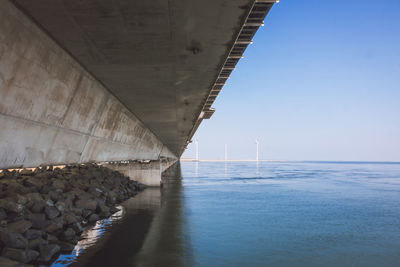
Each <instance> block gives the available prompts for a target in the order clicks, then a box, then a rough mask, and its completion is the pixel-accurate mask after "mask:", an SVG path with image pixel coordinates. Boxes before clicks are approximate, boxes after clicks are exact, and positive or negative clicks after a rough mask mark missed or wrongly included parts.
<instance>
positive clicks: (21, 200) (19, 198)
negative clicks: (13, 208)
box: [13, 194, 28, 205]
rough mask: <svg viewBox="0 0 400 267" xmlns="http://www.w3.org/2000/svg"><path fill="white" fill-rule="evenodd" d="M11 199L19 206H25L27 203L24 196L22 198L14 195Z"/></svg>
mask: <svg viewBox="0 0 400 267" xmlns="http://www.w3.org/2000/svg"><path fill="white" fill-rule="evenodd" d="M13 199H14V201H15V202H17V203H18V204H21V205H25V204H26V203H27V202H28V199H27V198H26V197H25V196H22V195H20V194H16V195H15V196H14V197H13Z"/></svg>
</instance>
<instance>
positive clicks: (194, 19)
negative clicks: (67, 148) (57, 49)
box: [2, 0, 254, 156]
mask: <svg viewBox="0 0 400 267" xmlns="http://www.w3.org/2000/svg"><path fill="white" fill-rule="evenodd" d="M4 1H5V0H2V3H3V2H4ZM13 2H14V3H16V5H17V6H18V7H19V8H20V9H21V10H23V11H24V12H26V14H28V15H29V16H31V17H32V18H33V20H34V21H36V22H37V23H38V24H39V25H40V26H41V27H42V28H43V29H44V30H45V31H46V32H47V33H49V34H50V36H51V37H52V38H54V39H55V40H56V41H57V42H58V43H59V44H60V45H61V46H62V47H64V48H65V49H66V50H67V51H68V52H69V53H71V55H73V56H74V57H75V58H76V59H77V60H78V61H79V62H80V63H81V64H82V66H84V67H85V68H86V69H87V70H89V71H90V72H91V73H92V74H93V76H94V77H96V79H98V80H100V81H101V83H102V84H104V85H105V86H106V87H107V88H108V89H109V90H110V91H111V92H112V93H113V94H114V95H115V96H116V97H117V98H118V99H119V100H120V101H121V102H122V103H123V104H124V105H125V106H126V107H127V108H128V109H129V110H130V111H132V112H133V113H134V114H136V115H137V116H138V118H139V119H140V120H141V121H142V122H143V123H144V124H145V125H146V126H147V127H148V128H149V129H150V130H151V131H152V132H153V133H154V134H155V135H156V136H157V137H158V138H159V140H160V141H161V142H162V143H163V144H164V145H165V146H167V147H168V148H169V149H170V150H171V151H172V152H173V153H174V154H175V155H177V156H180V155H181V153H182V152H183V150H184V148H185V146H186V144H187V143H186V142H187V141H189V139H190V137H191V130H192V129H193V128H194V126H195V123H196V121H197V119H198V116H199V114H200V111H201V109H202V107H203V104H204V103H205V101H206V98H207V96H208V93H209V91H210V90H211V87H212V85H213V83H214V82H215V80H216V77H217V76H218V73H219V71H220V69H221V66H222V65H223V63H224V61H225V59H226V58H227V55H228V53H229V51H230V49H231V47H232V45H233V43H234V41H235V39H236V37H237V34H238V32H239V30H240V28H241V26H242V25H243V23H244V21H245V18H246V16H247V14H248V12H249V9H250V8H251V6H252V4H253V3H254V0H202V1H198V0H169V1H164V0H153V1H129V0H115V1H107V0H101V1H97V0H96V1H95V0H85V1H81V0H35V1H31V0H15V1H13ZM14 28H15V27H14ZM41 52H45V51H41ZM49 60H51V59H50V58H49ZM68 74H69V75H76V73H74V72H72V71H71V73H68ZM78 76H79V75H78ZM76 80H77V78H74V79H72V81H76ZM96 86H98V85H96ZM71 88H74V86H71ZM63 97H65V98H68V97H70V94H66V95H65V96H63ZM58 112H59V114H58V115H59V116H60V115H62V114H64V111H63V110H59V111H58Z"/></svg>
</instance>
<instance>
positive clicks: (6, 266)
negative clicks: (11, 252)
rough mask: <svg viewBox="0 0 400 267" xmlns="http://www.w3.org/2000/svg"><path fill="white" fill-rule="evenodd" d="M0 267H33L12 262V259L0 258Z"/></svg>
mask: <svg viewBox="0 0 400 267" xmlns="http://www.w3.org/2000/svg"><path fill="white" fill-rule="evenodd" d="M0 266H1V267H33V265H28V264H24V263H20V262H18V261H14V260H12V259H9V258H6V257H1V256H0Z"/></svg>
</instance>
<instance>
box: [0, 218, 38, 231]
mask: <svg viewBox="0 0 400 267" xmlns="http://www.w3.org/2000/svg"><path fill="white" fill-rule="evenodd" d="M6 227H7V229H9V230H11V231H13V232H15V233H19V234H23V233H25V232H26V230H28V229H29V228H31V227H32V223H31V222H30V221H27V220H21V221H16V222H13V223H10V224H7V226H6Z"/></svg>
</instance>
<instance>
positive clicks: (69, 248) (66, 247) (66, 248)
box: [56, 241, 75, 253]
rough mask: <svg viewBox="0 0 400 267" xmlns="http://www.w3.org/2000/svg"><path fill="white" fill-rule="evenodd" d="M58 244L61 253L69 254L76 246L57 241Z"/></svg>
mask: <svg viewBox="0 0 400 267" xmlns="http://www.w3.org/2000/svg"><path fill="white" fill-rule="evenodd" d="M56 244H57V245H59V246H60V252H66V253H69V252H71V251H73V250H74V248H75V244H72V243H69V242H64V241H57V242H56Z"/></svg>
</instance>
